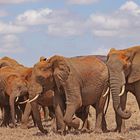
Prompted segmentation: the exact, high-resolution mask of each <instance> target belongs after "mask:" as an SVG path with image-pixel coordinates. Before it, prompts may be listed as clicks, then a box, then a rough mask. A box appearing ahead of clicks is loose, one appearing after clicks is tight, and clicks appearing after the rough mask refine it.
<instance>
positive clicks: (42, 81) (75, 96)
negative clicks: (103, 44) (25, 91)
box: [29, 55, 109, 133]
mask: <svg viewBox="0 0 140 140" xmlns="http://www.w3.org/2000/svg"><path fill="white" fill-rule="evenodd" d="M48 90H53V91H54V110H55V115H56V122H57V130H58V132H64V131H65V126H66V125H67V126H69V127H75V122H74V121H73V119H72V118H73V115H74V114H75V113H76V111H77V110H78V109H80V107H82V106H89V105H92V106H93V107H94V108H95V109H96V123H95V132H102V131H104V130H107V128H106V121H105V116H104V105H105V102H106V99H107V96H105V97H104V96H103V95H104V94H105V93H106V92H109V88H108V68H107V66H106V64H105V63H104V62H103V61H101V60H99V59H98V58H96V57H95V56H79V57H71V58H66V57H63V56H58V55H55V56H52V57H51V58H50V59H42V61H40V62H38V63H36V64H35V65H34V67H33V71H32V75H31V83H30V86H29V91H30V94H29V99H33V98H34V97H35V98H37V97H38V96H39V95H40V93H42V91H43V92H44V91H48ZM63 101H65V102H63ZM31 106H34V102H31ZM34 109H35V108H34ZM63 110H65V111H63ZM33 112H36V119H37V124H38V127H39V129H40V130H41V132H43V133H47V130H45V129H44V128H43V127H42V125H41V124H40V121H39V120H40V119H39V114H38V113H37V111H35V110H34V111H33ZM37 114H38V116H37Z"/></svg>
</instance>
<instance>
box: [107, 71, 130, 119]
mask: <svg viewBox="0 0 140 140" xmlns="http://www.w3.org/2000/svg"><path fill="white" fill-rule="evenodd" d="M109 74H110V90H111V93H112V99H113V107H114V110H115V111H116V112H117V113H118V115H119V116H120V117H122V118H123V119H129V118H130V117H131V113H130V111H123V110H122V108H121V103H120V96H119V95H120V93H121V89H122V82H121V81H120V80H121V78H122V76H123V75H122V74H120V73H119V74H114V73H113V72H111V71H109ZM118 75H119V76H118ZM123 84H124V83H123ZM121 94H122V93H121Z"/></svg>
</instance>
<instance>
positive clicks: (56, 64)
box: [51, 56, 70, 88]
mask: <svg viewBox="0 0 140 140" xmlns="http://www.w3.org/2000/svg"><path fill="white" fill-rule="evenodd" d="M51 63H52V67H53V75H54V79H55V82H56V85H57V87H58V88H60V86H61V85H63V84H64V83H65V82H66V80H67V79H68V77H69V74H70V67H69V66H68V62H67V60H66V58H64V57H62V56H54V57H52V58H51Z"/></svg>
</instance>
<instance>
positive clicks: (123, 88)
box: [119, 85, 125, 96]
mask: <svg viewBox="0 0 140 140" xmlns="http://www.w3.org/2000/svg"><path fill="white" fill-rule="evenodd" d="M124 90H125V85H123V86H122V91H121V93H120V94H119V96H122V95H123V94H124Z"/></svg>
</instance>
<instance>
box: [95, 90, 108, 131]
mask: <svg viewBox="0 0 140 140" xmlns="http://www.w3.org/2000/svg"><path fill="white" fill-rule="evenodd" d="M103 93H104V92H103ZM106 98H107V97H103V96H101V97H100V99H99V102H98V103H97V104H96V108H95V109H96V123H95V133H102V132H103V131H107V126H106V121H105V116H104V106H105V102H106ZM103 123H104V128H103ZM103 129H104V130H103Z"/></svg>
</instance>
